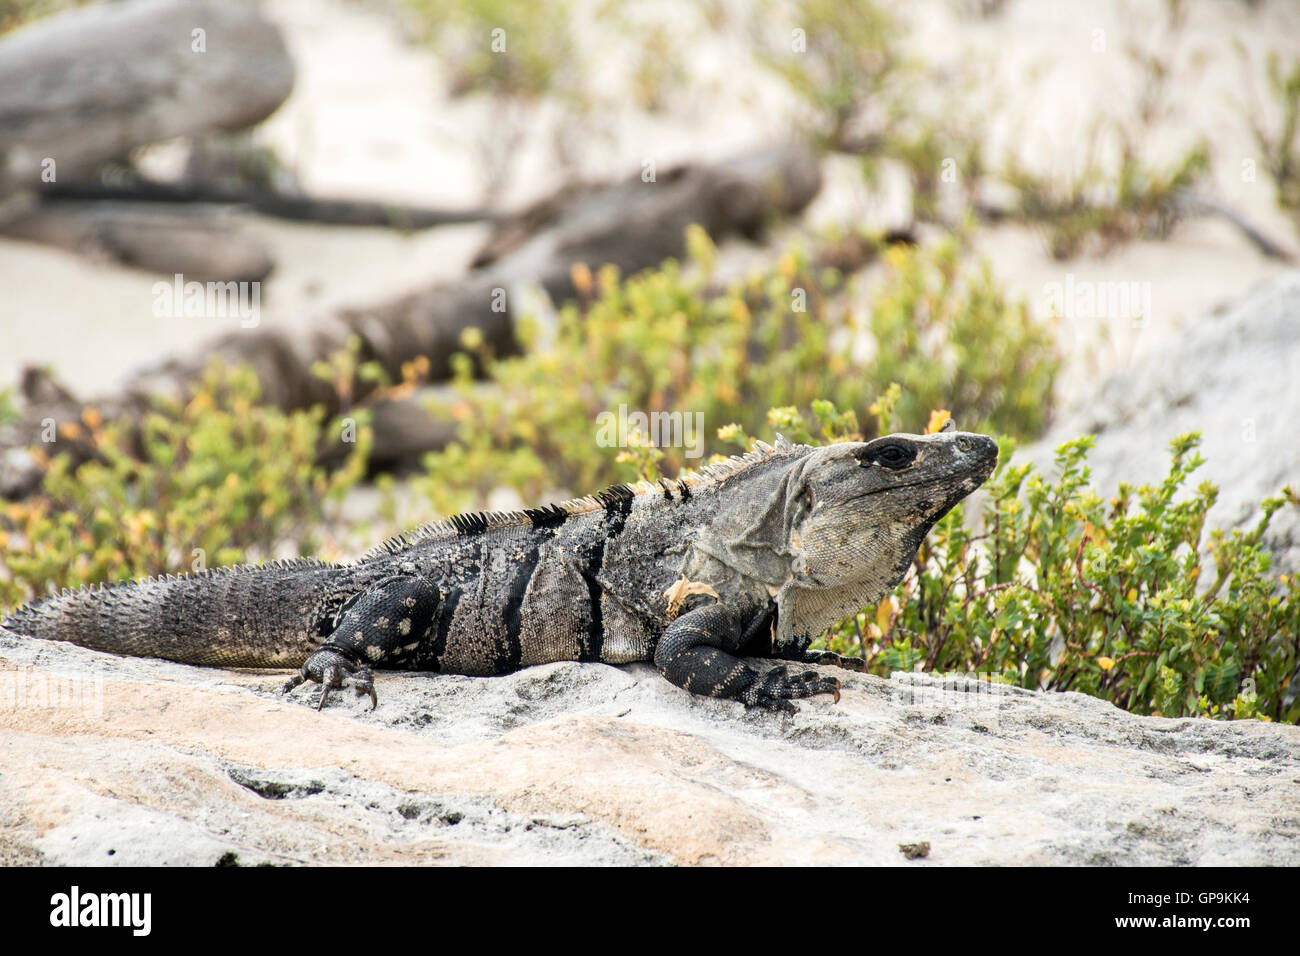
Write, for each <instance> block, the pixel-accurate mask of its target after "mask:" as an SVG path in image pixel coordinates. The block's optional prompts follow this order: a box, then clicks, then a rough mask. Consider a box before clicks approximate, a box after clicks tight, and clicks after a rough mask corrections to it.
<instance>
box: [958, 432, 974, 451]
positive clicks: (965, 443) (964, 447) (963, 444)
mask: <svg viewBox="0 0 1300 956" xmlns="http://www.w3.org/2000/svg"><path fill="white" fill-rule="evenodd" d="M974 447H975V443H974V442H973V441H971V440H970V439H969V438H967V437H966V436H965V435H963V436H962V437H961V438H958V439H957V448H958V449H960V450H961V451H964V452H969V451H970V450H971V449H972V448H974Z"/></svg>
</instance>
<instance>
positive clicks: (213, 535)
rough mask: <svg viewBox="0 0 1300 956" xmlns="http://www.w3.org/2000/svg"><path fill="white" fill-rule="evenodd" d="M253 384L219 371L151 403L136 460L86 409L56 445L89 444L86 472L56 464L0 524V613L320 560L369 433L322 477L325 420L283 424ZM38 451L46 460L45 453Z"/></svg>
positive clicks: (286, 417)
mask: <svg viewBox="0 0 1300 956" xmlns="http://www.w3.org/2000/svg"><path fill="white" fill-rule="evenodd" d="M259 391H260V390H259V387H258V384H257V380H256V377H255V376H254V375H253V374H252V373H251V372H250V371H248V370H233V371H229V370H223V369H221V368H220V367H217V366H214V367H213V368H212V369H210V370H209V371H208V372H207V374H206V375H205V376H204V378H203V380H202V382H201V383H199V384H198V385H197V386H196V388H195V389H194V391H193V393H192V394H191V395H190V396H189V398H188V400H187V401H185V402H184V403H180V402H165V401H161V400H160V401H159V402H158V403H157V405H156V407H155V409H154V410H153V411H151V412H149V413H148V414H146V416H145V417H144V419H143V422H142V425H141V428H140V435H139V446H140V447H139V448H138V449H137V448H136V447H135V440H134V439H133V437H132V435H131V434H130V433H129V430H128V428H127V427H126V426H124V425H121V424H113V423H104V422H102V421H101V420H100V416H99V415H98V413H97V412H96V411H95V410H94V409H93V408H87V409H86V410H85V411H84V413H83V417H82V422H81V423H80V424H72V425H71V426H64V432H63V435H62V436H61V437H62V438H64V439H73V438H84V439H85V440H87V441H88V442H89V443H90V444H91V446H92V448H93V450H94V456H95V457H94V458H93V459H92V460H90V461H86V462H84V463H82V464H81V465H80V466H78V467H75V468H74V467H73V466H72V465H71V463H70V459H69V458H68V456H64V455H55V456H50V459H49V462H48V470H47V472H46V474H45V478H44V481H43V484H42V488H41V491H40V493H39V494H37V495H34V496H32V497H31V498H28V499H26V500H24V501H15V502H9V503H7V504H6V505H5V510H4V512H3V517H2V520H0V569H5V570H4V571H3V572H0V606H4V605H11V604H18V603H22V602H24V601H26V600H29V599H31V598H33V597H39V596H41V595H42V594H44V593H45V592H46V591H47V589H49V588H65V587H66V588H73V587H79V586H81V585H85V584H91V583H96V582H101V581H116V580H120V579H124V578H135V577H141V576H143V575H153V574H168V573H173V574H174V573H178V572H186V571H190V570H194V569H197V568H198V567H203V566H218V565H223V564H234V563H238V562H241V561H245V560H253V559H265V558H270V557H279V556H283V554H284V553H285V551H286V549H287V550H288V551H289V552H290V553H293V554H316V553H317V552H318V551H319V550H320V545H321V541H320V538H319V529H320V525H321V524H322V522H323V521H324V519H325V518H326V517H327V514H326V505H327V504H337V503H338V502H339V501H340V500H341V498H342V496H343V495H344V494H345V493H346V492H347V490H348V489H349V488H350V487H352V485H353V484H355V483H356V481H357V480H358V479H360V478H361V477H362V475H363V474H364V467H365V461H366V457H367V455H368V452H369V447H370V431H369V429H368V427H366V424H365V421H364V413H362V412H358V413H356V417H357V419H358V421H357V424H356V427H355V437H356V440H355V444H354V445H353V446H352V449H351V453H350V454H349V455H348V456H347V457H346V459H345V460H344V462H343V464H342V467H340V468H338V469H337V470H335V471H333V472H327V471H326V470H325V469H324V468H322V467H321V466H319V465H318V464H317V463H316V459H317V454H318V451H319V449H320V447H321V446H322V440H323V438H324V436H325V435H331V436H337V435H338V434H340V431H341V429H342V427H343V424H342V423H341V422H335V423H331V424H330V425H329V426H328V428H327V426H326V425H325V423H324V416H323V413H322V412H320V411H319V410H316V411H311V412H306V411H301V412H293V413H290V414H285V413H282V412H280V411H278V410H276V409H273V408H269V407H267V406H264V405H261V404H259V402H258V398H259ZM34 451H35V452H36V453H37V454H41V453H42V452H41V449H40V448H36V449H34Z"/></svg>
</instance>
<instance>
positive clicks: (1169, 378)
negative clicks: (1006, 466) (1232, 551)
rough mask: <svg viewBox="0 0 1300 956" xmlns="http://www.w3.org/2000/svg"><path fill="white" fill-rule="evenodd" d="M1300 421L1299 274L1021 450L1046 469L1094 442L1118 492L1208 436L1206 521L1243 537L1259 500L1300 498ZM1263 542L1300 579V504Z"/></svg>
mask: <svg viewBox="0 0 1300 956" xmlns="http://www.w3.org/2000/svg"><path fill="white" fill-rule="evenodd" d="M1297 422H1300V272H1288V273H1285V274H1283V275H1280V276H1278V277H1276V278H1274V279H1271V280H1269V281H1267V282H1264V283H1261V284H1260V285H1258V286H1257V287H1255V288H1254V289H1253V290H1251V291H1250V292H1249V293H1247V294H1246V295H1244V296H1242V298H1241V300H1240V301H1239V302H1238V303H1237V304H1236V305H1234V306H1232V307H1231V308H1227V309H1224V310H1221V311H1220V312H1219V313H1217V314H1214V315H1209V316H1206V317H1204V318H1202V319H1200V320H1199V321H1197V322H1195V323H1193V324H1191V325H1190V326H1189V327H1188V328H1186V329H1185V330H1183V331H1181V332H1179V333H1177V334H1174V335H1171V336H1169V337H1168V338H1166V339H1164V340H1163V341H1162V343H1161V345H1160V346H1159V347H1158V348H1155V349H1154V350H1153V352H1152V354H1150V355H1149V356H1148V357H1146V358H1144V359H1140V360H1138V361H1134V362H1132V363H1130V364H1128V365H1127V366H1125V367H1122V368H1121V369H1120V370H1119V371H1117V372H1115V373H1114V374H1113V375H1111V376H1110V377H1109V378H1108V379H1106V380H1105V381H1104V382H1103V383H1102V384H1101V385H1100V387H1099V388H1098V390H1097V394H1096V396H1095V398H1094V399H1093V400H1092V401H1091V402H1089V403H1087V404H1086V405H1085V407H1083V408H1082V409H1081V410H1080V411H1079V412H1077V413H1075V414H1073V415H1070V416H1068V417H1065V418H1063V419H1062V420H1061V421H1059V422H1057V423H1055V424H1054V425H1053V427H1052V428H1051V429H1050V430H1049V433H1048V434H1047V435H1046V436H1045V437H1044V438H1043V439H1041V440H1040V441H1038V442H1036V443H1034V444H1033V445H1031V446H1028V447H1027V448H1025V449H1024V450H1023V452H1022V454H1023V455H1024V456H1025V457H1027V458H1029V459H1030V460H1033V461H1034V462H1036V463H1037V464H1038V465H1039V466H1040V467H1043V466H1048V465H1050V464H1051V461H1052V454H1053V450H1054V449H1055V448H1056V447H1057V445H1059V444H1060V443H1061V442H1064V441H1068V440H1069V439H1072V438H1076V437H1078V436H1079V435H1082V434H1093V435H1095V436H1096V445H1095V447H1094V448H1093V450H1092V452H1091V453H1090V454H1089V456H1088V463H1089V466H1090V467H1091V469H1092V473H1093V483H1094V485H1095V486H1096V487H1097V488H1098V489H1099V490H1101V491H1102V493H1104V494H1113V493H1114V490H1115V487H1116V485H1117V484H1118V483H1119V482H1120V481H1127V482H1128V483H1129V484H1133V485H1136V484H1142V483H1151V484H1155V483H1158V482H1159V481H1160V480H1161V479H1162V478H1164V476H1165V475H1167V474H1168V471H1169V451H1168V449H1169V441H1170V440H1171V439H1172V438H1174V437H1175V436H1176V435H1180V434H1182V433H1184V432H1192V431H1199V432H1200V433H1201V435H1202V443H1201V447H1200V452H1201V455H1202V456H1203V457H1204V458H1205V460H1206V461H1205V465H1204V466H1203V467H1202V468H1201V469H1200V470H1198V471H1197V472H1195V473H1194V474H1193V476H1192V482H1193V484H1195V483H1199V482H1200V481H1210V482H1213V483H1214V484H1215V485H1217V486H1218V487H1219V499H1218V502H1217V503H1216V504H1215V506H1214V508H1213V509H1211V511H1210V514H1209V523H1210V525H1211V526H1212V527H1223V528H1234V527H1237V528H1242V529H1246V528H1250V527H1253V526H1254V524H1255V522H1256V521H1257V520H1258V518H1259V503H1260V501H1261V500H1263V499H1264V498H1267V497H1270V496H1272V495H1276V494H1278V493H1279V492H1280V491H1281V489H1282V488H1283V487H1284V486H1286V485H1288V484H1289V485H1291V486H1292V487H1294V488H1296V489H1297V490H1300V436H1297V430H1296V429H1297ZM1265 541H1266V543H1267V544H1268V546H1269V548H1270V550H1271V551H1272V553H1273V555H1274V557H1275V559H1276V566H1277V570H1279V571H1287V572H1292V573H1294V572H1297V571H1300V508H1291V507H1287V508H1283V509H1282V510H1281V511H1279V512H1278V513H1277V514H1276V515H1274V517H1273V520H1272V522H1271V523H1270V526H1269V531H1268V534H1267V537H1266V538H1265Z"/></svg>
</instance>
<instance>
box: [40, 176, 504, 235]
mask: <svg viewBox="0 0 1300 956" xmlns="http://www.w3.org/2000/svg"><path fill="white" fill-rule="evenodd" d="M41 197H42V199H44V201H45V203H46V205H47V206H48V207H50V208H53V209H57V208H58V207H59V206H60V205H61V204H62V203H63V202H64V201H68V200H113V201H117V202H132V203H140V204H142V203H150V204H157V208H158V209H159V211H160V213H162V214H165V213H166V212H167V209H168V205H169V204H176V205H181V204H189V203H200V204H204V205H222V206H241V207H244V208H245V209H248V210H250V211H252V212H258V213H261V214H262V215H264V216H272V217H274V218H277V219H289V220H295V221H299V222H319V223H323V224H326V225H332V226H379V227H384V228H389V229H431V228H433V227H435V226H450V225H457V224H460V223H466V222H483V221H486V220H492V219H495V218H496V214H495V213H493V212H491V211H489V210H486V209H432V208H429V207H426V206H411V205H407V204H406V203H396V202H377V201H374V200H368V199H317V198H314V197H312V196H302V195H292V194H288V193H283V192H276V191H274V190H271V189H257V188H249V187H244V188H232V187H228V186H222V185H218V184H213V183H188V182H187V183H159V182H150V181H147V180H135V181H132V182H130V183H127V184H123V185H118V184H112V183H102V182H73V183H57V184H51V185H50V186H49V187H48V188H46V189H45V190H43V191H42V193H41ZM51 200H57V202H51Z"/></svg>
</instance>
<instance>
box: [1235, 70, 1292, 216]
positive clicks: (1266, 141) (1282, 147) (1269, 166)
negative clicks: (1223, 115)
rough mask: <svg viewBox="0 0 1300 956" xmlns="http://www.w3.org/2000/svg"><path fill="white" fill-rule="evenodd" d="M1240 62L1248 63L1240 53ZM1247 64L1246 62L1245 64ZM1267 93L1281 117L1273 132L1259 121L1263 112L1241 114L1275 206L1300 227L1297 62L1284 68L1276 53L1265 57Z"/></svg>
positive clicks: (1253, 110) (1264, 112)
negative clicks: (1259, 156)
mask: <svg viewBox="0 0 1300 956" xmlns="http://www.w3.org/2000/svg"><path fill="white" fill-rule="evenodd" d="M1242 56H1243V59H1247V61H1248V58H1247V57H1246V55H1245V53H1244V51H1243V54H1242ZM1248 62H1249V61H1248ZM1267 75H1268V91H1269V95H1270V97H1271V98H1272V100H1273V106H1274V107H1275V109H1276V110H1278V111H1280V112H1281V114H1282V120H1281V122H1280V123H1279V124H1278V126H1277V127H1276V128H1275V129H1270V128H1269V127H1268V126H1266V125H1265V124H1264V123H1263V122H1262V121H1261V119H1260V117H1261V116H1263V115H1266V113H1267V112H1269V111H1266V110H1264V109H1262V108H1253V109H1249V110H1244V112H1245V114H1246V116H1247V121H1248V122H1249V123H1250V131H1251V135H1252V136H1253V137H1254V139H1255V145H1256V146H1257V147H1258V148H1259V151H1260V152H1261V153H1262V154H1263V159H1264V168H1265V169H1266V170H1267V172H1268V174H1269V176H1270V177H1271V178H1272V180H1273V187H1274V190H1275V196H1276V199H1277V204H1278V206H1279V207H1281V208H1282V209H1285V210H1287V211H1288V212H1290V213H1292V214H1293V215H1296V216H1297V217H1298V218H1297V220H1296V221H1297V224H1300V58H1297V59H1296V60H1294V61H1292V62H1291V63H1289V64H1287V65H1286V66H1283V65H1282V62H1281V59H1280V58H1279V57H1278V55H1277V53H1276V52H1274V53H1270V54H1269V57H1268V67H1267Z"/></svg>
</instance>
